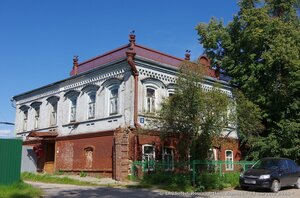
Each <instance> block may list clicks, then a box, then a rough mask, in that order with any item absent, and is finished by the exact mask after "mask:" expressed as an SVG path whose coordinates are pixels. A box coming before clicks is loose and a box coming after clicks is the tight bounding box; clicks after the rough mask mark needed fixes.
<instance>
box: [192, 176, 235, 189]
mask: <svg viewBox="0 0 300 198" xmlns="http://www.w3.org/2000/svg"><path fill="white" fill-rule="evenodd" d="M238 183H239V173H225V174H223V175H221V176H220V174H219V173H203V174H200V175H198V177H197V178H196V191H198V192H203V191H209V190H222V189H224V188H228V187H236V186H237V185H238Z"/></svg>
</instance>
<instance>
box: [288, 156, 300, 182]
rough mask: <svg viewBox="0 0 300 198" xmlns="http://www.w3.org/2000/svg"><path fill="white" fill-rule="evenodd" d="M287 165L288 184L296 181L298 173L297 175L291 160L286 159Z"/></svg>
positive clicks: (295, 167)
mask: <svg viewBox="0 0 300 198" xmlns="http://www.w3.org/2000/svg"><path fill="white" fill-rule="evenodd" d="M287 163H288V166H289V171H290V173H289V183H290V185H294V184H295V183H296V182H297V179H298V175H297V165H296V163H295V162H294V161H293V160H290V159H289V160H287Z"/></svg>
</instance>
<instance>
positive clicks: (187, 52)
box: [184, 50, 191, 61]
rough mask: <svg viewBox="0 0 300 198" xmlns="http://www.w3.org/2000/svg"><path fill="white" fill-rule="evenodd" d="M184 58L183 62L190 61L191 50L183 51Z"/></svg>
mask: <svg viewBox="0 0 300 198" xmlns="http://www.w3.org/2000/svg"><path fill="white" fill-rule="evenodd" d="M185 52H186V53H185V58H184V60H187V61H189V60H190V57H191V50H185Z"/></svg>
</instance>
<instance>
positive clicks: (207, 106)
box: [159, 62, 232, 160]
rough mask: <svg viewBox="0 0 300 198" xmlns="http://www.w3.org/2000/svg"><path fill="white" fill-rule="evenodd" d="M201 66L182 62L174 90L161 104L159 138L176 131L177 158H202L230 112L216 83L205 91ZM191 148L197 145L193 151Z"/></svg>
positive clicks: (228, 105) (230, 103) (226, 101)
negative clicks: (209, 89) (178, 155)
mask: <svg viewBox="0 0 300 198" xmlns="http://www.w3.org/2000/svg"><path fill="white" fill-rule="evenodd" d="M203 68H204V67H203V66H202V65H198V64H194V63H189V62H184V63H183V64H182V66H181V68H180V71H179V76H178V79H177V83H176V85H177V86H176V90H175V94H174V95H173V96H172V97H170V98H169V99H167V100H166V101H165V102H164V103H163V104H162V109H161V111H160V114H159V116H160V118H161V120H160V122H161V123H160V125H161V135H162V138H164V137H165V136H168V135H172V134H177V135H178V136H179V137H180V141H179V145H178V147H179V152H180V157H181V158H182V159H181V160H185V159H187V155H188V152H187V148H189V149H190V151H191V155H192V159H206V157H207V152H208V150H209V148H211V147H212V140H213V138H215V137H219V136H220V134H221V133H222V129H223V128H224V127H226V126H227V125H228V121H229V120H230V118H232V117H231V116H227V110H228V108H230V105H232V100H230V98H229V97H228V96H227V95H226V94H224V93H222V92H221V90H220V89H219V87H218V86H219V85H215V86H213V88H212V90H211V91H208V92H205V91H204V90H203V89H202V88H201V85H202V84H203V83H204V81H205V79H204V78H203V72H204V71H203ZM194 148H197V152H196V150H195V149H194Z"/></svg>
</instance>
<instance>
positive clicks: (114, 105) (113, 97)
mask: <svg viewBox="0 0 300 198" xmlns="http://www.w3.org/2000/svg"><path fill="white" fill-rule="evenodd" d="M109 105H110V113H109V114H110V115H114V114H118V106H119V88H118V87H112V88H111V89H110V97H109Z"/></svg>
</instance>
